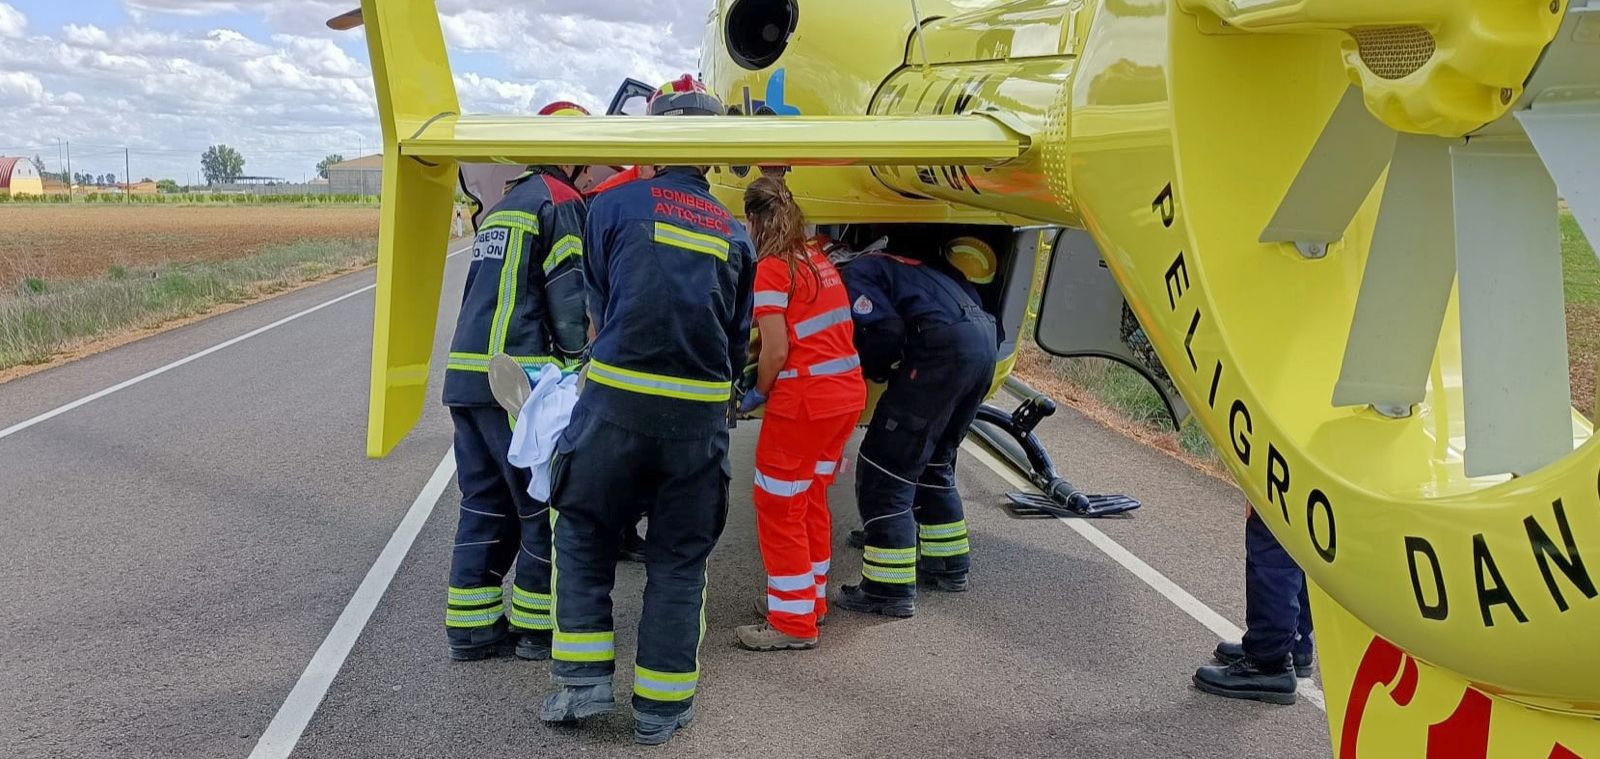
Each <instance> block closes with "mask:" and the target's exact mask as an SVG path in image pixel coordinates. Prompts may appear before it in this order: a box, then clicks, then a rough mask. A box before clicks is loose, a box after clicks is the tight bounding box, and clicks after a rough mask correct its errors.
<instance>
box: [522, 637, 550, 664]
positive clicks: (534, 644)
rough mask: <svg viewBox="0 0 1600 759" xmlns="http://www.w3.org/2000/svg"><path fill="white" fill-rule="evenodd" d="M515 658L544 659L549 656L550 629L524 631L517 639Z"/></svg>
mask: <svg viewBox="0 0 1600 759" xmlns="http://www.w3.org/2000/svg"><path fill="white" fill-rule="evenodd" d="M517 658H519V659H526V660H528V661H544V660H546V659H549V658H550V631H549V630H535V631H533V632H525V633H523V634H522V637H521V639H519V640H518V641H517Z"/></svg>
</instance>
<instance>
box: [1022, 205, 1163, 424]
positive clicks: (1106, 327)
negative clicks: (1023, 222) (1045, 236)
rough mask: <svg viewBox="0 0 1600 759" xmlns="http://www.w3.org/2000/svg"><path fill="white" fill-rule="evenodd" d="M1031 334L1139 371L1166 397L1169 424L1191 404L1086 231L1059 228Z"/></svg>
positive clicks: (1058, 349)
mask: <svg viewBox="0 0 1600 759" xmlns="http://www.w3.org/2000/svg"><path fill="white" fill-rule="evenodd" d="M1034 340H1035V341H1036V342H1038V343H1039V347H1041V348H1043V349H1045V350H1046V351H1047V352H1049V353H1053V354H1055V355H1057V356H1082V357H1094V358H1108V359H1111V360H1113V361H1116V362H1118V363H1121V364H1123V365H1125V366H1127V367H1129V368H1131V369H1133V370H1134V371H1136V372H1138V373H1139V374H1140V375H1141V376H1143V377H1144V378H1145V380H1147V381H1149V383H1150V384H1151V386H1153V387H1155V389H1156V392H1157V393H1159V394H1160V395H1161V400H1162V401H1164V402H1165V403H1166V406H1167V413H1168V415H1170V416H1171V417H1172V424H1173V427H1174V428H1176V427H1181V426H1182V424H1183V422H1185V421H1187V420H1188V418H1189V406H1188V404H1186V403H1184V401H1183V398H1182V397H1180V396H1179V395H1178V391H1177V390H1175V389H1174V388H1173V387H1172V381H1171V380H1170V379H1169V378H1168V376H1167V371H1166V368H1165V367H1163V366H1162V365H1161V360H1160V359H1159V358H1157V357H1156V352H1155V349H1154V348H1152V347H1151V345H1150V340H1149V338H1148V337H1146V336H1145V332H1144V330H1143V329H1142V328H1141V327H1140V326H1139V321H1138V319H1137V317H1135V316H1134V314H1133V310H1132V309H1130V308H1129V307H1128V304H1127V301H1125V300H1123V298H1122V290H1121V289H1119V288H1118V287H1117V283H1116V280H1114V279H1112V277H1111V271H1110V270H1109V269H1107V268H1106V264H1105V261H1103V260H1101V258H1100V248H1099V247H1098V246H1096V245H1095V243H1094V239H1093V238H1091V237H1090V236H1089V233H1087V232H1084V231H1082V230H1077V229H1063V230H1061V233H1060V235H1058V236H1057V237H1056V241H1055V247H1054V249H1053V250H1051V255H1050V270H1049V273H1048V274H1047V275H1046V276H1045V282H1044V294H1043V298H1042V300H1041V301H1040V304H1039V321H1038V325H1037V327H1036V328H1035V334H1034Z"/></svg>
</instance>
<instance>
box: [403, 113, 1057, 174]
mask: <svg viewBox="0 0 1600 759" xmlns="http://www.w3.org/2000/svg"><path fill="white" fill-rule="evenodd" d="M400 147H401V152H402V153H403V154H404V155H408V156H417V157H421V158H453V159H456V160H461V161H508V162H512V163H557V164H560V163H573V164H591V163H592V164H655V165H697V164H763V163H766V164H790V165H803V166H847V165H897V164H908V163H949V164H998V163H1002V162H1004V161H1008V160H1011V159H1014V158H1016V157H1017V156H1018V155H1020V154H1021V153H1022V151H1023V149H1025V148H1026V142H1025V141H1024V140H1023V139H1022V138H1021V137H1020V136H1019V135H1017V134H1016V133H1014V132H1012V131H1011V130H1010V129H1008V128H1006V127H1005V126H1003V125H1001V124H1000V123H999V122H998V121H994V120H992V119H988V118H984V117H982V116H966V117H950V116H945V117H908V118H890V119H877V118H865V117H861V116H816V117H812V116H802V117H793V118H723V117H715V116H680V117H676V118H670V119H641V118H637V117H632V116H595V117H591V118H586V119H583V120H582V121H581V122H572V121H563V120H561V119H541V118H538V117H536V116H535V117H518V116H463V117H460V118H457V117H453V116H446V117H441V118H439V119H437V120H435V121H434V122H433V123H431V124H429V125H428V126H427V128H425V129H423V130H422V131H421V133H420V134H418V135H417V136H416V137H414V138H410V139H406V140H402V142H401V146H400Z"/></svg>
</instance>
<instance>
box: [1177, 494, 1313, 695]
mask: <svg viewBox="0 0 1600 759" xmlns="http://www.w3.org/2000/svg"><path fill="white" fill-rule="evenodd" d="M1245 514H1246V516H1245V525H1244V550H1245V553H1244V619H1245V628H1246V629H1245V631H1244V639H1243V640H1241V641H1240V642H1238V643H1234V642H1231V641H1224V642H1222V643H1219V644H1217V649H1216V651H1215V652H1213V653H1212V655H1211V657H1212V661H1213V662H1214V663H1213V664H1212V665H1210V666H1205V667H1201V668H1199V669H1198V670H1195V673H1194V685H1195V687H1196V688H1198V689H1199V690H1201V691H1204V692H1206V693H1211V694H1214V695H1218V696H1225V697H1228V698H1242V699H1250V700H1254V701H1262V702H1265V703H1269V704H1284V705H1288V704H1293V703H1294V702H1295V691H1296V688H1297V686H1298V685H1299V683H1298V682H1297V681H1296V679H1295V678H1297V677H1310V676H1311V675H1312V673H1313V672H1314V671H1315V661H1314V656H1313V654H1314V641H1313V639H1312V630H1311V603H1310V601H1309V599H1308V598H1307V594H1306V575H1305V573H1304V572H1302V571H1301V570H1300V567H1299V566H1298V565H1296V564H1295V563H1294V559H1293V558H1292V557H1290V556H1289V552H1288V551H1285V550H1283V545H1282V544H1280V543H1278V539H1277V538H1275V537H1273V536H1272V531H1271V530H1269V529H1267V523H1266V522H1263V521H1261V516H1260V515H1259V514H1256V512H1255V509H1253V508H1251V507H1250V505H1249V504H1245Z"/></svg>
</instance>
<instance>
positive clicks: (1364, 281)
mask: <svg viewBox="0 0 1600 759" xmlns="http://www.w3.org/2000/svg"><path fill="white" fill-rule="evenodd" d="M335 21H336V22H339V25H343V26H353V25H355V24H357V23H364V24H365V26H366V27H367V40H368V45H369V51H370V54H371V58H372V64H373V71H374V76H375V78H376V81H377V93H378V105H379V112H380V115H381V118H382V122H383V124H382V126H383V131H384V140H385V153H384V159H385V173H384V183H385V186H384V193H383V197H384V206H383V221H382V228H381V233H380V235H381V238H380V258H379V276H378V282H379V287H378V305H377V313H376V331H375V337H374V351H373V377H372V398H371V414H370V422H369V438H368V452H369V454H370V455H373V456H381V455H384V454H385V453H386V452H387V451H388V450H390V449H391V448H392V447H393V446H394V445H395V444H396V443H397V442H398V441H399V440H400V438H401V437H403V436H404V435H405V434H406V432H407V431H408V430H409V429H410V428H411V427H412V426H413V425H414V424H415V423H416V421H417V419H418V417H419V415H420V413H421V410H422V407H423V405H424V403H425V402H426V382H427V376H428V362H429V358H430V353H431V349H432V341H433V334H434V330H433V327H434V323H435V319H436V318H437V314H436V312H435V309H436V304H437V303H438V302H439V291H440V286H441V278H442V273H443V266H444V253H443V251H444V250H445V243H446V236H447V229H448V222H449V217H450V209H451V198H452V195H453V192H454V188H455V183H456V176H457V166H458V162H502V163H504V162H511V163H571V164H612V165H616V164H696V165H712V166H715V167H718V168H717V169H716V170H715V173H714V174H713V175H712V178H713V184H714V186H715V187H716V189H717V191H718V192H719V193H720V194H721V196H722V197H723V198H724V200H726V201H735V200H736V199H737V197H738V193H739V191H740V188H741V187H742V186H743V184H744V183H745V182H746V181H748V179H749V178H751V177H752V176H753V175H754V174H755V172H754V171H753V170H752V169H751V168H750V167H755V166H787V167H793V170H792V174H791V175H790V185H791V187H792V188H793V189H794V191H795V194H796V196H797V197H798V198H800V200H801V203H802V205H803V206H804V207H805V210H806V212H807V214H808V216H809V217H810V218H811V219H812V220H813V221H814V222H816V223H818V224H820V225H828V226H829V227H830V228H833V229H837V230H840V231H842V232H843V233H844V234H846V235H850V234H856V235H860V236H861V237H862V238H863V239H865V238H870V237H873V236H875V235H879V234H892V233H893V232H894V231H895V229H897V228H910V227H916V228H919V229H924V230H927V229H934V230H946V231H948V232H949V234H950V237H952V238H954V237H957V236H961V237H966V238H971V239H974V240H976V241H977V242H978V243H981V244H983V245H985V246H988V247H989V248H991V249H992V250H993V251H994V253H995V254H996V262H997V263H996V269H997V276H996V280H995V282H996V284H995V286H993V287H991V288H989V290H988V291H987V292H986V293H985V299H986V305H988V306H990V307H991V308H993V309H995V310H996V312H997V313H998V314H1000V315H1001V317H1002V322H1003V323H1006V324H1007V326H1009V327H1012V329H1011V330H1008V334H1011V335H1013V339H1014V335H1015V329H1014V327H1015V325H1016V324H1017V321H1016V319H1018V318H1019V317H1020V314H1021V313H1022V310H1023V309H1024V308H1025V307H1026V304H1027V299H1028V297H1029V296H1030V295H1033V294H1032V293H1030V292H1029V291H1028V287H1027V284H1026V283H1027V282H1029V281H1030V280H1031V276H1030V275H1031V273H1032V268H1031V267H1032V266H1033V258H1034V256H1033V255H1032V252H1033V249H1032V245H1033V242H1030V241H1036V240H1038V239H1039V238H1038V235H1037V233H1035V232H1032V231H1030V230H1031V228H1036V227H1038V226H1041V225H1043V226H1052V227H1064V228H1066V230H1065V231H1063V232H1061V233H1060V235H1059V236H1058V237H1057V238H1056V240H1055V241H1054V243H1053V247H1052V249H1051V251H1050V253H1049V255H1048V256H1047V257H1043V258H1044V260H1046V261H1047V265H1048V273H1047V274H1046V276H1045V278H1044V280H1045V283H1044V286H1043V290H1042V293H1040V294H1039V296H1040V297H1041V299H1042V300H1041V303H1040V306H1039V323H1038V337H1037V340H1038V342H1039V343H1040V345H1041V346H1042V347H1044V348H1045V349H1046V350H1049V351H1052V352H1057V353H1063V354H1073V353H1079V354H1107V355H1118V357H1121V358H1126V356H1122V355H1120V354H1118V351H1117V349H1116V347H1115V343H1117V342H1119V340H1120V339H1121V338H1122V337H1124V336H1122V335H1120V334H1117V335H1113V334H1112V333H1113V332H1115V331H1116V330H1115V328H1114V327H1112V326H1111V322H1112V318H1111V317H1110V316H1109V315H1110V314H1111V313H1117V314H1118V317H1117V320H1116V321H1118V322H1120V321H1122V320H1121V316H1120V315H1121V312H1122V309H1123V308H1124V303H1125V304H1126V308H1127V310H1128V311H1129V312H1131V314H1132V317H1133V319H1134V320H1135V321H1136V324H1137V326H1138V327H1139V328H1140V329H1141V330H1142V331H1143V332H1145V333H1147V334H1148V338H1149V341H1150V343H1151V345H1153V347H1154V350H1155V352H1156V353H1157V354H1158V356H1159V359H1160V363H1161V364H1163V365H1164V366H1165V367H1167V369H1168V370H1170V379H1171V382H1172V384H1173V386H1175V388H1176V389H1177V391H1178V394H1179V395H1180V396H1181V398H1180V399H1176V400H1175V401H1174V406H1175V408H1187V409H1188V410H1189V411H1188V412H1187V413H1192V415H1193V417H1194V420H1195V421H1196V422H1197V423H1198V424H1200V425H1201V427H1202V428H1203V429H1204V431H1205V432H1206V433H1207V435H1208V436H1209V437H1210V438H1211V440H1212V441H1213V442H1214V443H1215V445H1216V446H1217V449H1218V450H1219V451H1221V452H1222V455H1223V458H1224V460H1225V462H1226V463H1227V465H1228V466H1229V468H1230V469H1231V471H1232V473H1233V474H1234V475H1235V477H1236V478H1237V479H1238V481H1239V484H1240V485H1241V487H1242V488H1243V489H1244V490H1245V492H1246V494H1247V495H1248V496H1249V498H1250V500H1251V502H1252V503H1253V504H1255V506H1256V508H1257V509H1258V511H1259V512H1260V513H1261V514H1262V516H1263V517H1264V518H1265V519H1266V521H1267V523H1268V525H1269V526H1270V527H1271V528H1272V530H1273V532H1274V533H1275V534H1276V535H1277V536H1278V538H1279V539H1280V541H1282V542H1283V544H1284V546H1285V547H1286V548H1287V549H1288V550H1289V552H1290V553H1291V554H1292V555H1293V556H1294V557H1295V559H1296V561H1297V562H1298V563H1299V564H1300V565H1301V566H1302V567H1304V568H1305V570H1306V572H1307V574H1308V576H1309V577H1310V578H1311V580H1312V581H1313V584H1314V590H1313V596H1314V600H1313V603H1312V608H1313V613H1314V614H1315V617H1316V625H1317V632H1318V648H1319V652H1320V653H1321V655H1322V660H1323V685H1324V688H1325V689H1326V691H1327V693H1328V695H1329V699H1328V716H1329V722H1330V727H1331V732H1332V737H1333V745H1334V750H1335V753H1336V755H1337V756H1338V757H1340V758H1341V759H1343V758H1345V757H1402V756H1404V757H1410V756H1418V757H1422V756H1426V757H1430V758H1441V759H1442V758H1443V757H1474V758H1476V757H1483V758H1484V759H1489V758H1491V757H1493V758H1500V757H1519V758H1521V757H1528V758H1530V759H1533V758H1537V759H1570V758H1571V757H1600V721H1597V718H1600V590H1597V587H1596V580H1597V577H1596V575H1597V573H1600V447H1597V444H1596V443H1595V442H1594V441H1592V440H1591V437H1592V427H1591V425H1590V423H1589V422H1588V420H1587V419H1585V418H1584V417H1583V416H1582V415H1580V414H1578V413H1577V412H1575V411H1574V410H1573V408H1572V406H1571V400H1570V397H1571V394H1570V387H1569V379H1568V368H1567V355H1566V341H1565V317H1564V312H1563V303H1562V281H1561V261H1560V257H1559V255H1558V249H1557V246H1558V238H1557V230H1556V214H1557V207H1558V197H1564V198H1565V200H1566V202H1567V203H1568V205H1569V206H1570V208H1571V210H1572V211H1573V213H1574V215H1575V216H1577V218H1578V219H1579V222H1580V224H1581V225H1582V226H1583V228H1584V229H1585V230H1586V232H1587V234H1588V236H1589V237H1590V239H1600V3H1596V2H1595V1H1594V0H1403V1H1402V0H1012V1H1010V2H1000V1H997V0H915V1H913V0H906V2H894V1H891V0H880V2H876V3H861V2H858V1H854V0H716V3H715V6H714V7H713V8H712V9H711V12H710V14H709V15H708V17H707V19H706V36H705V43H704V47H703V52H702V59H701V64H700V67H701V71H700V73H701V76H702V78H703V80H704V81H705V83H706V84H707V86H708V87H709V88H710V89H711V90H712V91H713V92H715V93H716V94H717V95H718V96H720V97H721V98H722V99H723V101H724V103H726V104H727V105H728V106H729V117H718V118H709V117H706V118H696V117H683V118H675V119H648V118H636V117H632V116H627V115H611V116H600V117H594V118H589V119H538V118H533V117H511V116H474V115H468V114H462V113H460V107H459V104H458V102H457V99H456V95H455V89H454V85H453V82H452V78H451V74H450V69H449V64H448V61H447V58H446V55H445V50H444V43H443V38H442V35H441V33H440V25H439V20H438V15H437V10H436V8H435V6H434V3H433V1H432V0H363V2H362V9H361V11H359V13H358V14H347V15H346V16H343V17H340V19H336V20H335ZM635 94H636V95H638V96H641V97H642V96H644V94H645V93H642V92H641V93H635ZM627 95H628V93H627V92H626V91H623V92H619V97H623V98H624V100H625V99H626V96H627ZM620 112H621V113H626V107H625V106H623V108H622V109H621V111H620ZM735 207H737V206H736V205H735ZM1102 267H1103V268H1102ZM1096 277H1100V278H1101V279H1100V282H1102V283H1106V282H1110V283H1114V284H1115V286H1116V290H1114V291H1108V290H1107V289H1106V288H1104V287H1101V286H1098V285H1097V284H1096ZM1019 283H1020V284H1019ZM1120 341H1121V342H1124V343H1125V342H1126V341H1125V340H1120ZM1107 346H1109V347H1107ZM1009 366H1010V364H1009V363H1008V364H1007V365H1006V366H1005V367H1004V371H1009ZM1146 369H1152V367H1149V366H1146ZM1180 404H1183V405H1180ZM1175 415H1176V414H1175ZM1023 421H1026V420H1023Z"/></svg>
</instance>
